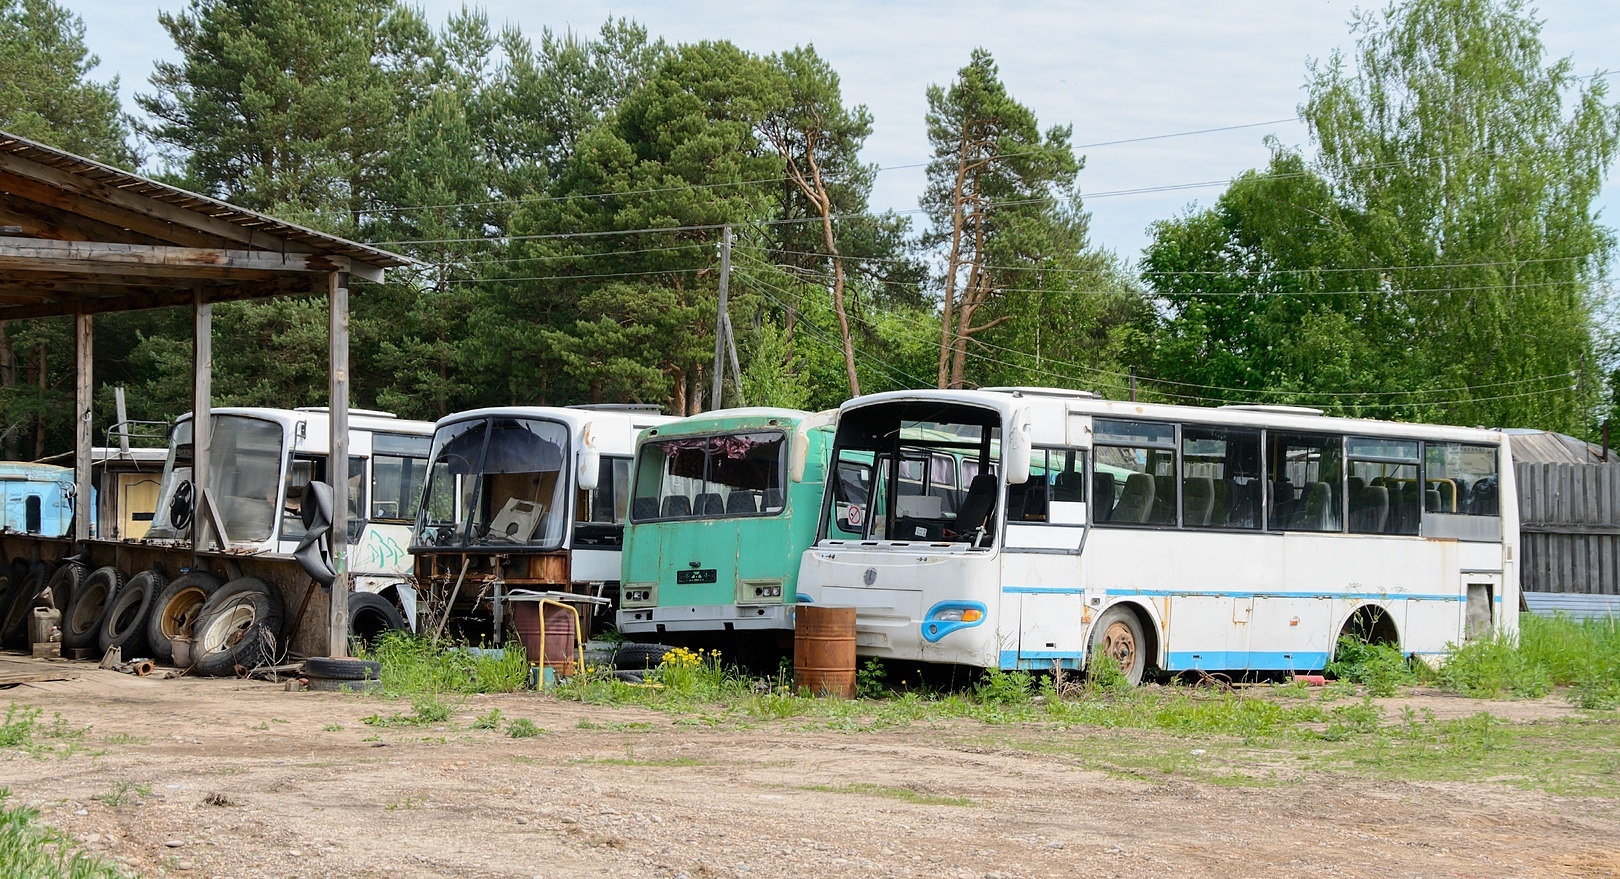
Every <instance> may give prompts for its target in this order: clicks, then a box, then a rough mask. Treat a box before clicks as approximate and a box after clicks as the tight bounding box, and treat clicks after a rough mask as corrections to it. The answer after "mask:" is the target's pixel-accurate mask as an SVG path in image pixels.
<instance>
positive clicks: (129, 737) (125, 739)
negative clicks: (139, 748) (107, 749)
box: [101, 733, 146, 745]
mask: <svg viewBox="0 0 1620 879" xmlns="http://www.w3.org/2000/svg"><path fill="white" fill-rule="evenodd" d="M101 741H102V743H103V744H108V745H144V744H146V739H144V738H142V737H140V736H137V735H134V734H132V733H111V734H110V735H105V736H102V737H101Z"/></svg>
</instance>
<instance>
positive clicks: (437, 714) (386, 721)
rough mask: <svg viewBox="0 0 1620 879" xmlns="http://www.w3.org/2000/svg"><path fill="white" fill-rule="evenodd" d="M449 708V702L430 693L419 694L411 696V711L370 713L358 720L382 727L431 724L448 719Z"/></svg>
mask: <svg viewBox="0 0 1620 879" xmlns="http://www.w3.org/2000/svg"><path fill="white" fill-rule="evenodd" d="M450 714H451V708H450V705H449V703H447V702H444V701H442V700H440V699H439V698H437V697H436V696H431V695H420V696H414V697H412V698H411V713H410V714H401V713H400V712H398V711H395V712H394V713H393V714H390V715H388V716H386V717H385V716H383V715H382V714H380V713H379V714H371V715H367V716H365V717H362V718H360V722H361V723H364V724H367V725H369V726H382V727H413V726H433V725H434V724H438V723H444V722H445V721H447V720H449V719H450Z"/></svg>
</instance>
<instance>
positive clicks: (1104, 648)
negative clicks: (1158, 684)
mask: <svg viewBox="0 0 1620 879" xmlns="http://www.w3.org/2000/svg"><path fill="white" fill-rule="evenodd" d="M1146 649H1147V635H1146V634H1145V633H1144V632H1143V631H1142V620H1141V618H1140V617H1138V616H1137V615H1136V612H1135V611H1133V610H1131V609H1130V608H1128V607H1119V606H1115V607H1111V608H1109V609H1108V610H1106V611H1103V615H1102V616H1101V617H1099V618H1098V619H1097V624H1096V625H1094V626H1092V627H1091V643H1090V644H1088V645H1086V657H1087V662H1088V663H1089V662H1090V661H1091V658H1092V657H1096V656H1102V655H1107V656H1112V657H1113V658H1114V661H1115V662H1117V663H1119V671H1120V674H1123V675H1124V676H1125V680H1126V681H1128V682H1129V683H1130V685H1131V686H1133V687H1134V686H1136V685H1137V684H1140V683H1142V675H1143V674H1145V673H1146V671H1147V654H1146V653H1145V652H1144V651H1146Z"/></svg>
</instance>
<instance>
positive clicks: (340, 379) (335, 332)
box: [326, 272, 349, 656]
mask: <svg viewBox="0 0 1620 879" xmlns="http://www.w3.org/2000/svg"><path fill="white" fill-rule="evenodd" d="M326 284H327V287H326V292H327V300H328V303H329V305H328V307H329V309H330V313H329V318H330V320H329V328H328V340H327V341H328V344H329V346H330V348H331V370H330V374H331V377H332V387H331V398H332V400H331V406H330V408H329V410H328V411H329V412H330V413H331V430H332V435H331V441H330V443H329V445H328V448H329V449H331V455H330V456H329V457H328V458H327V464H326V473H327V479H328V480H330V481H331V483H332V532H331V542H332V571H333V573H334V574H335V575H336V576H335V577H333V579H332V601H331V616H330V617H329V618H328V623H327V652H328V653H329V654H330V655H331V656H348V655H349V276H348V273H346V272H332V273H330V274H328V275H327V276H326Z"/></svg>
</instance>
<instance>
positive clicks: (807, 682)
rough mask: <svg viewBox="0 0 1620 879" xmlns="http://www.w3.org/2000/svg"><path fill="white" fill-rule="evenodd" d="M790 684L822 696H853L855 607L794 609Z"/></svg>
mask: <svg viewBox="0 0 1620 879" xmlns="http://www.w3.org/2000/svg"><path fill="white" fill-rule="evenodd" d="M793 614H794V617H793V684H794V686H795V688H797V689H800V690H809V691H810V692H811V693H812V694H814V695H817V696H821V695H829V696H842V697H844V698H845V699H853V698H854V697H855V608H853V607H822V606H820V605H816V604H801V605H799V606H798V607H795V608H794V609H793Z"/></svg>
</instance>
